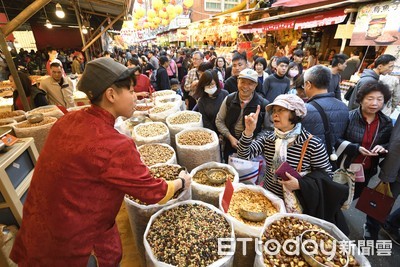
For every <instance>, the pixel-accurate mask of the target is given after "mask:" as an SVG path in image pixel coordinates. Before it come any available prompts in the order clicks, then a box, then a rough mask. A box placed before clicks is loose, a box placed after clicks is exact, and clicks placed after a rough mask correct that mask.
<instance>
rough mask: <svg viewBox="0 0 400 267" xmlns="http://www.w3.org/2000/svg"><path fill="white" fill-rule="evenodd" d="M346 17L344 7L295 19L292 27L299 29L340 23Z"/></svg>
mask: <svg viewBox="0 0 400 267" xmlns="http://www.w3.org/2000/svg"><path fill="white" fill-rule="evenodd" d="M346 17H347V14H345V13H344V9H337V10H332V11H326V12H323V13H320V14H316V15H311V16H307V17H303V18H299V19H296V23H295V25H294V28H295V29H296V30H299V29H309V28H316V27H322V26H327V25H333V24H339V23H342V22H343V21H344V20H345V19H346Z"/></svg>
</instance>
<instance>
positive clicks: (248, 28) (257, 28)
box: [239, 19, 294, 33]
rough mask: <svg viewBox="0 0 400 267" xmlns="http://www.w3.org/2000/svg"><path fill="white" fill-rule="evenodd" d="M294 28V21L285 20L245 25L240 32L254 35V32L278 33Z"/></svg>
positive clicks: (240, 28)
mask: <svg viewBox="0 0 400 267" xmlns="http://www.w3.org/2000/svg"><path fill="white" fill-rule="evenodd" d="M293 28H294V20H293V19H291V20H283V21H275V22H264V23H258V24H254V25H245V26H241V27H239V31H240V32H242V33H254V32H264V31H278V30H286V29H293Z"/></svg>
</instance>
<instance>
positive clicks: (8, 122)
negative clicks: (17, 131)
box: [0, 118, 17, 127]
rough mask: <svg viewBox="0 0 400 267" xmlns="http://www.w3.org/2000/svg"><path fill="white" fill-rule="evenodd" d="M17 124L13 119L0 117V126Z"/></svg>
mask: <svg viewBox="0 0 400 267" xmlns="http://www.w3.org/2000/svg"><path fill="white" fill-rule="evenodd" d="M14 124H17V121H16V120H14V119H11V118H10V119H2V120H0V127H9V126H13V125H14Z"/></svg>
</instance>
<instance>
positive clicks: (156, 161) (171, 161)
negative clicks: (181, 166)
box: [137, 143, 177, 166]
mask: <svg viewBox="0 0 400 267" xmlns="http://www.w3.org/2000/svg"><path fill="white" fill-rule="evenodd" d="M151 145H160V146H163V147H166V148H168V149H169V150H171V152H173V154H172V156H171V157H170V158H169V159H166V160H165V161H163V160H161V159H158V158H157V155H155V154H154V155H143V152H141V151H140V150H141V149H143V148H145V147H146V146H151ZM137 150H138V151H139V154H141V155H140V157H141V159H142V161H143V163H145V164H146V165H147V166H153V165H155V164H159V163H165V164H176V163H177V160H176V153H175V150H174V149H173V148H172V147H171V146H170V145H168V144H161V143H155V144H144V145H141V146H139V147H138V148H137ZM160 156H164V157H165V155H164V154H162V155H160ZM148 161H152V162H154V164H147V163H148Z"/></svg>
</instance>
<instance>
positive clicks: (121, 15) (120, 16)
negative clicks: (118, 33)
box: [82, 11, 125, 51]
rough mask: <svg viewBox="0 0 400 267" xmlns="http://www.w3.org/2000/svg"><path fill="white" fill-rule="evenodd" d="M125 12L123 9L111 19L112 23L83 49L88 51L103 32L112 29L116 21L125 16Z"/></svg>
mask: <svg viewBox="0 0 400 267" xmlns="http://www.w3.org/2000/svg"><path fill="white" fill-rule="evenodd" d="M124 13H125V12H124V11H122V12H121V14H119V15H118V16H117V17H116V18H115V19H114V20H113V21H111V23H110V24H108V25H107V26H106V27H105V28H104V30H103V31H102V32H101V33H99V34H98V35H96V37H94V38H93V39H92V40H91V41H90V42H89V43H88V44H86V45H85V46H84V47H83V48H82V51H86V49H88V47H89V46H91V45H92V44H93V43H94V42H96V40H97V39H99V38H100V37H101V35H102V34H103V33H105V32H106V31H107V30H108V29H110V28H111V27H112V26H113V25H114V23H115V22H117V21H118V20H119V19H120V18H122V17H123V16H124Z"/></svg>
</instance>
